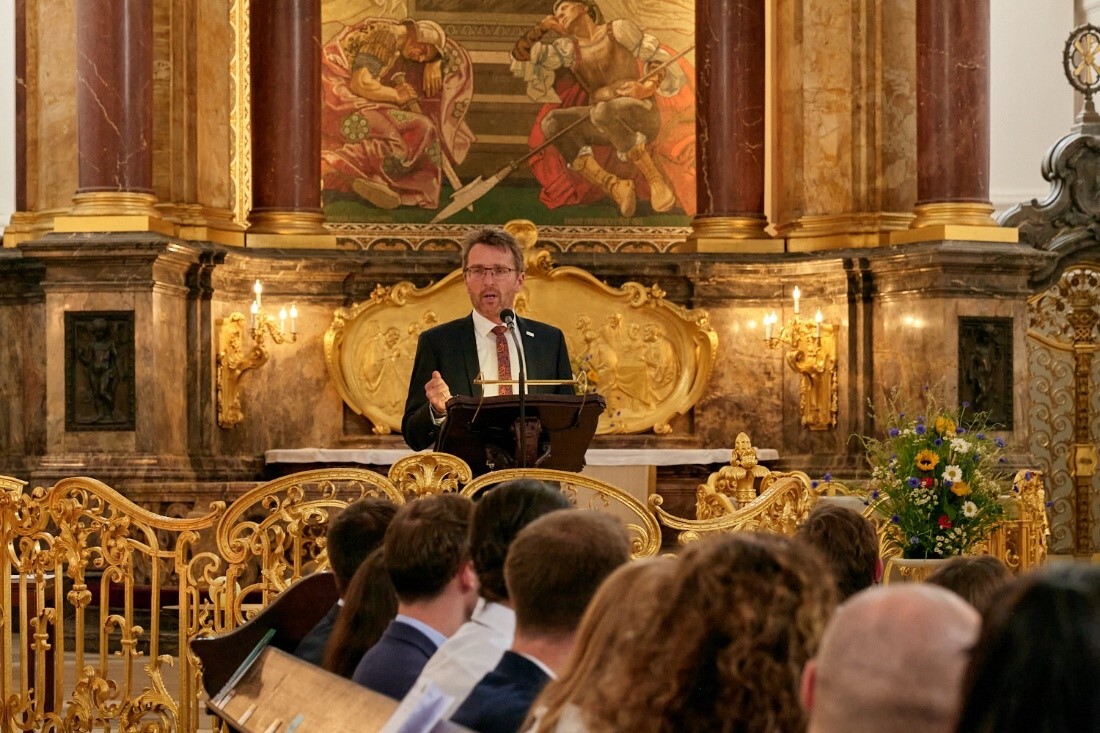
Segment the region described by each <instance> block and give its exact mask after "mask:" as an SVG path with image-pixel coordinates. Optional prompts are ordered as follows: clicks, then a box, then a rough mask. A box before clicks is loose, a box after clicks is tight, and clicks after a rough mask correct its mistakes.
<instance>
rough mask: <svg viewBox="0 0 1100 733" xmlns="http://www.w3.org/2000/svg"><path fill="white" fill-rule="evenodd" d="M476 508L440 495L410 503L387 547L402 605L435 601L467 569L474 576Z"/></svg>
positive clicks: (395, 524)
mask: <svg viewBox="0 0 1100 733" xmlns="http://www.w3.org/2000/svg"><path fill="white" fill-rule="evenodd" d="M472 508H473V505H472V504H471V503H470V500H469V499H466V498H464V497H462V496H459V495H457V494H440V495H438V496H427V497H425V498H423V499H418V500H416V501H410V502H409V503H408V504H405V505H404V506H402V507H401V508H400V509H399V510H398V511H397V515H396V516H394V518H393V521H392V522H390V526H389V529H387V530H386V539H385V543H384V544H383V547H384V548H385V555H386V568H387V570H388V571H389V575H390V580H391V581H392V582H393V589H394V591H395V592H396V593H397V599H398V601H399V602H401V603H403V604H409V603H418V602H423V601H430V600H432V599H434V598H436V597H438V596H439V595H440V594H441V593H443V592H444V590H446V589H447V588H448V586H449V585H450V584H451V583H452V582H453V581H454V580H455V578H456V577H457V576H459V574H460V573H462V572H463V569H464V568H468V569H469V571H470V572H471V574H472V567H469V562H470V545H469V539H468V538H469V528H470V513H471V510H472Z"/></svg>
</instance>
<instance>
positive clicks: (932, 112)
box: [913, 0, 993, 227]
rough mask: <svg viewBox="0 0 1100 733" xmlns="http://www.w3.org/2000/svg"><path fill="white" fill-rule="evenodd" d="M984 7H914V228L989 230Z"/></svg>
mask: <svg viewBox="0 0 1100 733" xmlns="http://www.w3.org/2000/svg"><path fill="white" fill-rule="evenodd" d="M989 115H990V113H989V0H969V1H968V2H961V1H960V0H920V2H918V3H917V208H916V212H917V220H916V221H915V222H914V223H913V226H914V227H919V226H927V225H932V224H952V223H954V224H979V225H989V224H992V223H993V221H992V219H991V218H990V214H991V213H992V211H993V207H992V205H991V204H990V203H989Z"/></svg>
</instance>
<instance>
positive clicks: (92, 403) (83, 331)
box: [65, 311, 135, 432]
mask: <svg viewBox="0 0 1100 733" xmlns="http://www.w3.org/2000/svg"><path fill="white" fill-rule="evenodd" d="M134 385H135V378H134V312H133V311H84V312H67V313H65V430H67V431H69V432H80V431H86V430H120V431H128V430H134V429H135V419H134V414H135V409H134V403H135V395H134Z"/></svg>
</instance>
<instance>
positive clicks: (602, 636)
mask: <svg viewBox="0 0 1100 733" xmlns="http://www.w3.org/2000/svg"><path fill="white" fill-rule="evenodd" d="M677 567H678V566H677V563H676V561H675V560H672V559H670V558H667V557H653V558H646V559H644V560H635V561H634V562H630V563H627V564H626V565H623V566H622V567H620V568H618V569H617V570H615V572H613V573H612V574H611V575H610V576H608V578H607V580H605V581H604V583H603V585H601V586H600V588H599V590H597V591H596V595H595V596H593V598H592V602H591V603H590V604H589V605H588V609H587V610H586V611H585V612H584V616H582V617H581V622H580V625H579V626H578V627H577V638H576V642H575V645H574V647H573V654H572V656H571V657H570V659H569V663H568V664H567V665H566V668H565V670H564V671H563V673H562V675H561V676H560V677H558V678H557V679H556V680H554V681H552V682H551V683H550V684H549V685H547V687H546V689H545V690H544V691H543V693H542V695H541V696H540V697H539V699H538V700H537V701H536V702H535V704H534V705H533V706H532V708H531V710H532V712H533V717H531V718H529V719H528V723H527V724H525V725H524V726H523V730H529V729H532V726H534V725H535V724H536V722H537V727H535V728H534V729H533V733H538V732H540V731H553V730H555V728H556V726H557V725H558V721H559V720H560V719H561V717H562V713H563V712H564V711H565V710H566V707H567V706H575V707H576V708H577V709H578V711H579V712H580V714H581V716H582V718H583V716H584V710H585V708H586V706H587V705H589V704H590V703H591V701H590V699H589V698H590V693H591V691H592V690H593V689H594V687H595V686H596V684H597V681H598V680H600V679H601V678H602V676H603V675H604V674H606V673H607V671H608V660H609V659H611V658H612V657H613V656H614V655H616V654H619V653H620V652H621V651H622V649H624V648H625V647H626V646H628V645H630V644H633V643H634V642H635V640H636V639H637V635H638V632H639V630H641V629H644V628H646V627H647V626H648V625H649V624H651V623H653V621H654V616H655V614H656V612H657V610H658V609H659V608H660V607H661V604H662V603H664V600H665V589H666V588H667V587H668V585H669V584H670V583H671V582H672V579H673V577H674V576H675V574H676V568H677ZM566 714H567V715H568V713H566Z"/></svg>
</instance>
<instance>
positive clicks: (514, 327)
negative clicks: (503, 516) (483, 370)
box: [500, 308, 527, 468]
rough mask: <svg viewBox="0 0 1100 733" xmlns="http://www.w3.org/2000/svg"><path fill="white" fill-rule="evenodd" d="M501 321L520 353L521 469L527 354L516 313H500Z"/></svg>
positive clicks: (507, 310)
mask: <svg viewBox="0 0 1100 733" xmlns="http://www.w3.org/2000/svg"><path fill="white" fill-rule="evenodd" d="M500 320H502V321H504V325H505V326H507V327H508V333H509V334H510V335H511V337H512V343H514V344H515V345H516V351H517V352H518V353H519V425H520V428H519V467H520V468H527V439H526V435H527V353H526V352H525V351H524V350H523V339H522V338H520V334H519V322H518V321H517V320H516V312H515V311H514V310H512V309H511V308H505V309H504V310H502V311H501V312H500Z"/></svg>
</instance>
